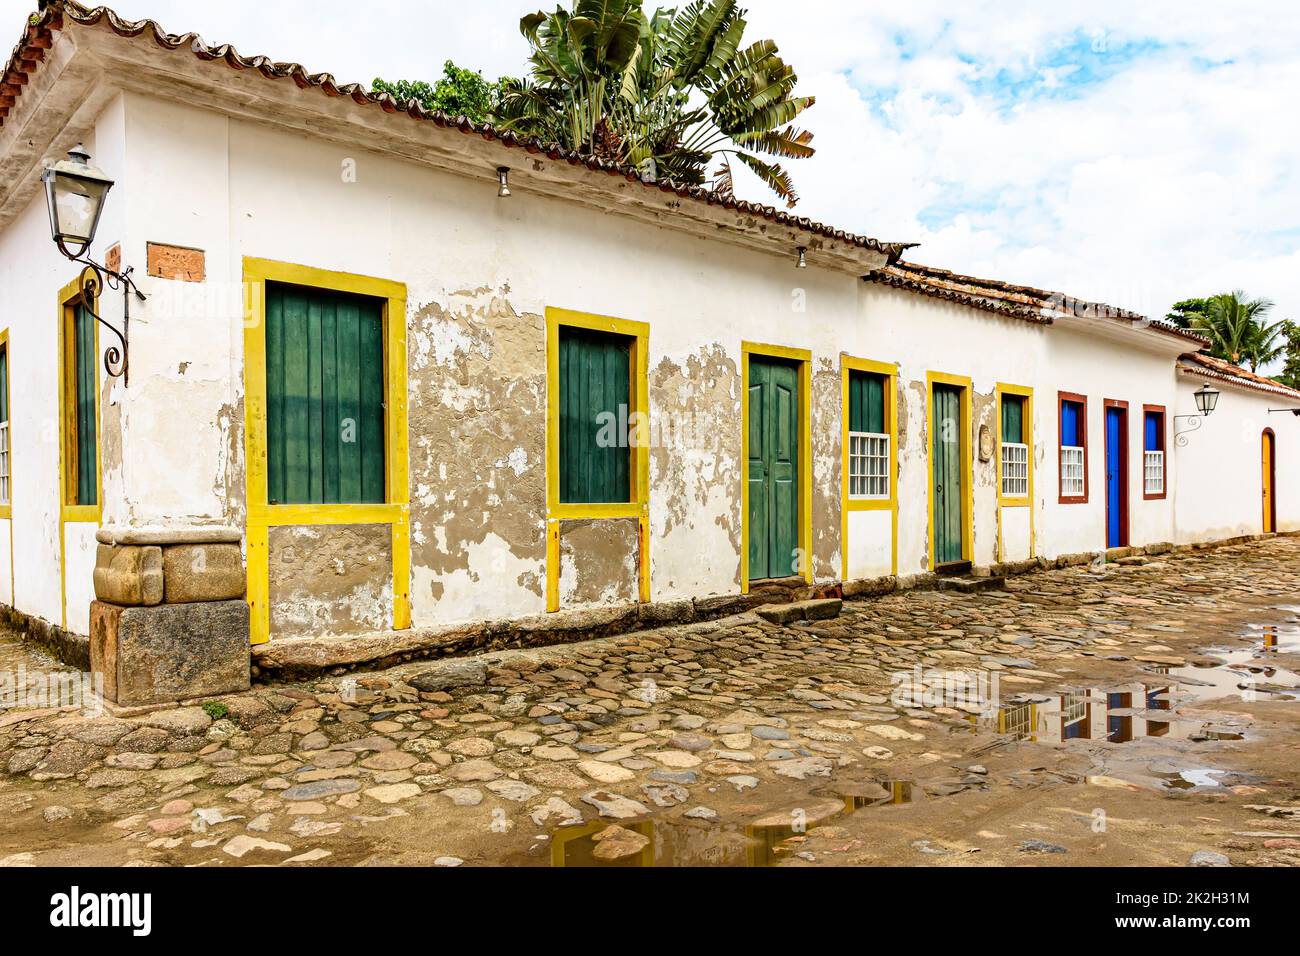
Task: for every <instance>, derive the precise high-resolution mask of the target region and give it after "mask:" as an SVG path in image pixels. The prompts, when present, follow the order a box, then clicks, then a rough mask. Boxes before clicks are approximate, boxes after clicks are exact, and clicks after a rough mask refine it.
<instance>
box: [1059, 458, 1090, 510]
mask: <svg viewBox="0 0 1300 956" xmlns="http://www.w3.org/2000/svg"><path fill="white" fill-rule="evenodd" d="M1087 460H1088V459H1087V453H1086V450H1085V449H1084V447H1083V446H1082V445H1062V446H1061V497H1062V498H1082V497H1083V496H1084V495H1086V494H1087V493H1088V476H1087V472H1086V469H1087Z"/></svg>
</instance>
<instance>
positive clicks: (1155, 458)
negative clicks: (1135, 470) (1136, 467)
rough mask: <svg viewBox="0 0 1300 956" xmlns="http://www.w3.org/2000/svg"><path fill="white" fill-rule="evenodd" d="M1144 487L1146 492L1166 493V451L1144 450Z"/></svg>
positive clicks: (1151, 493)
mask: <svg viewBox="0 0 1300 956" xmlns="http://www.w3.org/2000/svg"><path fill="white" fill-rule="evenodd" d="M1142 489H1143V493H1144V494H1148V495H1163V494H1164V493H1165V453H1164V451H1163V450H1161V451H1144V452H1143V453H1142Z"/></svg>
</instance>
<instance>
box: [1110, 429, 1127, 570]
mask: <svg viewBox="0 0 1300 956" xmlns="http://www.w3.org/2000/svg"><path fill="white" fill-rule="evenodd" d="M1127 426H1128V423H1127V422H1126V421H1125V411H1124V409H1122V408H1113V407H1110V408H1107V409H1106V547H1108V548H1119V547H1123V546H1124V545H1125V544H1127V543H1128V488H1127V479H1128V442H1127V440H1126V439H1127V437H1128V427H1127Z"/></svg>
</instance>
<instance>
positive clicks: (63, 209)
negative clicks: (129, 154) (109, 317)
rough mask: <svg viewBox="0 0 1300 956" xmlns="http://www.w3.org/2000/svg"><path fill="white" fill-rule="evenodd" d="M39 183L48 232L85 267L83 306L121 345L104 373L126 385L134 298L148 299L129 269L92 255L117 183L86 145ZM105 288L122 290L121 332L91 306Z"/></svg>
mask: <svg viewBox="0 0 1300 956" xmlns="http://www.w3.org/2000/svg"><path fill="white" fill-rule="evenodd" d="M41 182H43V183H44V184H45V203H46V205H47V206H48V207H49V213H50V234H51V235H52V236H53V238H54V244H55V245H56V246H58V247H59V252H61V253H63V255H65V256H66V257H67V258H68V259H69V260H71V261H72V262H78V263H81V264H82V265H83V266H84V268H83V269H82V270H81V276H80V277H79V278H78V280H77V284H78V285H79V286H80V287H81V300H82V307H83V308H84V309H85V310H86V311H87V312H89V313H90V314H91V315H92V316H94V319H95V321H96V322H98V323H99V324H100V325H102V326H104V328H106V329H108V330H109V331H110V332H112V333H113V334H114V335H116V336H117V339H118V341H119V342H121V343H122V346H121V348H118V347H117V346H116V345H110V346H109V347H108V348H107V349H105V350H104V370H105V371H106V372H108V374H109V375H110V376H111V377H113V378H121V379H122V384H123V385H125V384H127V377H126V367H127V347H126V342H127V331H128V329H129V327H130V324H131V296H132V295H135V296H136V297H137V298H138V299H140V300H141V301H144V298H145V295H144V293H143V292H141V291H140V290H139V289H138V288H136V285H135V283H134V282H133V281H132V280H131V268H130V267H129V266H128V267H127V268H126V269H123V270H122V271H121V272H116V271H114V270H112V269H109V268H108V267H107V266H101V265H100V264H99V263H97V262H95V261H94V260H92V259H91V258H90V256H89V254H88V253H89V251H90V246H91V243H93V242H94V241H95V230H96V229H98V228H99V217H100V216H101V215H102V214H103V212H104V200H105V199H106V198H107V197H108V192H109V190H110V189H112V188H113V180H111V179H109V178H108V177H107V176H105V175H104V172H103V170H101V169H98V168H97V167H95V166H92V165H91V164H90V154H89V153H88V152H86V147H84V146H82V145H81V144H80V143H78V144H77V145H76V146H74V147H73V148H72V149H70V150H68V158H67V159H65V160H63V161H62V162H58V163H55V164H54V165H53V166H51V167H49V168H48V169H46V170H45V173H44V175H42V176H41ZM69 247H74V248H69ZM105 284H107V285H108V286H109V288H112V289H121V290H122V330H121V331H120V332H119V331H118V330H117V328H116V327H114V326H113V325H111V324H109V323H108V322H106V321H104V319H103V318H102V317H101V316H100V315H99V314H98V313H96V312H95V310H94V309H93V308H91V303H92V302H94V301H95V300H96V299H97V298H98V297H99V293H100V292H101V291H102V290H103V288H104V285H105Z"/></svg>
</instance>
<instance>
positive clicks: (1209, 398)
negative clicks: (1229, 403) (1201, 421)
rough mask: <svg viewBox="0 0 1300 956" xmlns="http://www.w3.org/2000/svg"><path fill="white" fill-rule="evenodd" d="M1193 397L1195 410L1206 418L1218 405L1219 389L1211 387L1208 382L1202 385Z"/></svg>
mask: <svg viewBox="0 0 1300 956" xmlns="http://www.w3.org/2000/svg"><path fill="white" fill-rule="evenodd" d="M1194 397H1195V399H1196V408H1197V410H1198V411H1200V413H1201V414H1202V415H1204V416H1205V417H1206V418H1209V417H1210V416H1211V415H1213V414H1214V410H1215V409H1216V408H1218V406H1219V390H1218V389H1217V388H1211V387H1210V383H1209V382H1206V383H1205V384H1204V385H1202V386H1201V387H1200V389H1198V390H1197V392H1196V395H1195V396H1194Z"/></svg>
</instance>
